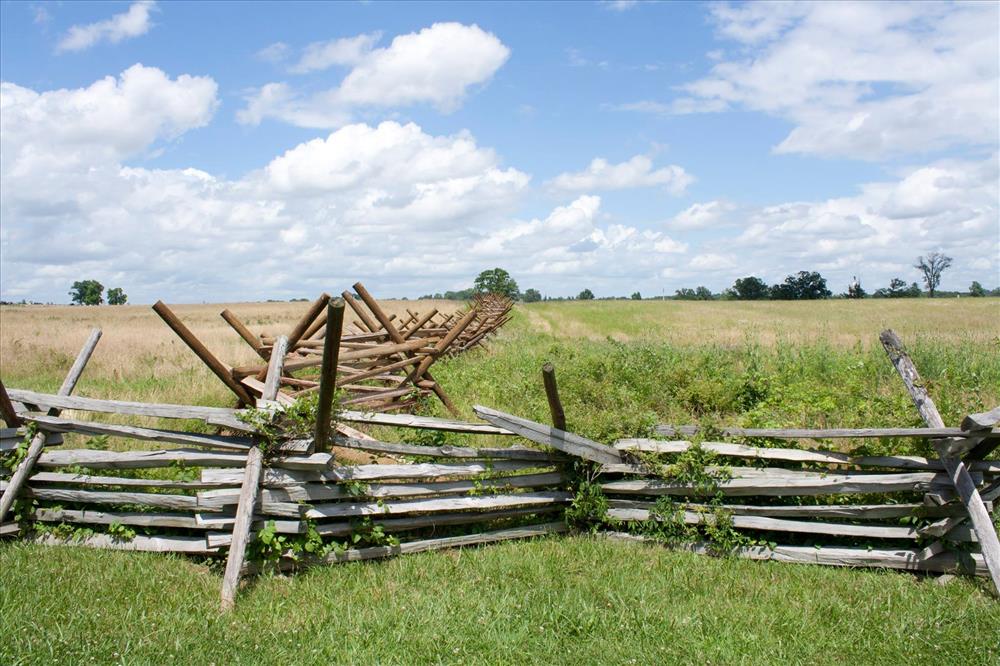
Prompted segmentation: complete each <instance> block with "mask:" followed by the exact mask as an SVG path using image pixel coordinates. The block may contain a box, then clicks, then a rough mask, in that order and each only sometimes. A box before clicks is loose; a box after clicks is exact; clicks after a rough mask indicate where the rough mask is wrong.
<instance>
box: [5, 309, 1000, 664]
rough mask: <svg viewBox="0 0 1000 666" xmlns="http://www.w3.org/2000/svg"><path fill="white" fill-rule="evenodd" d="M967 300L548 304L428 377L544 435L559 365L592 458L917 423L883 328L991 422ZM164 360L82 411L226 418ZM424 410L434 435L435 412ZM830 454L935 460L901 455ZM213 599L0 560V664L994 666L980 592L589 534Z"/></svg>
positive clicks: (110, 376) (29, 378)
mask: <svg viewBox="0 0 1000 666" xmlns="http://www.w3.org/2000/svg"><path fill="white" fill-rule="evenodd" d="M972 300H973V299H962V302H961V303H958V302H954V303H945V302H944V301H941V302H924V301H922V302H920V303H917V302H914V303H906V304H898V303H872V302H866V303H863V304H853V303H847V302H829V303H820V304H798V303H796V304H773V303H770V304H765V305H761V306H760V307H759V308H758V306H756V305H748V304H739V303H736V304H731V303H712V304H697V303H696V304H677V303H641V304H636V303H628V302H625V303H607V302H601V303H580V304H577V303H560V304H548V303H543V304H537V305H535V306H531V307H528V308H523V307H522V308H519V309H518V311H517V314H516V316H515V318H514V320H513V321H512V322H511V323H510V324H509V325H508V326H507V327H506V328H505V329H504V331H503V332H502V334H501V335H500V336H499V337H498V338H497V339H495V340H493V341H491V342H490V344H489V349H488V350H477V351H474V352H471V353H468V354H465V355H462V356H459V357H456V358H452V359H447V360H444V361H442V362H440V363H438V364H436V365H435V366H434V374H435V377H436V379H437V380H438V381H440V382H441V384H442V385H443V386H444V387H445V388H446V389H447V391H448V392H449V394H450V395H451V396H452V398H453V399H454V400H455V402H456V403H457V404H458V405H459V407H460V408H461V411H462V412H463V416H464V417H465V418H471V416H472V414H471V406H472V405H473V404H477V403H479V404H485V405H489V406H491V407H495V408H498V409H502V410H505V411H510V412H513V413H516V414H519V415H521V416H525V417H527V418H532V419H535V420H539V421H547V420H548V408H547V404H546V401H545V396H544V391H543V389H542V382H541V374H540V369H541V366H542V364H543V363H544V362H546V361H552V362H553V363H555V365H556V372H557V376H558V381H559V386H560V392H561V395H562V399H563V403H564V405H565V408H566V414H567V419H568V422H569V425H570V428H571V429H572V430H574V431H577V432H579V433H581V434H584V435H586V436H588V437H591V438H594V439H597V440H599V441H603V442H610V441H612V440H613V439H615V438H617V437H620V436H630V435H642V434H646V433H648V432H649V429H650V428H651V426H652V425H653V424H655V423H658V422H667V423H675V424H686V423H699V422H700V423H710V424H719V425H745V426H789V427H792V426H800V427H808V426H820V427H821V426H830V427H834V426H843V427H851V426H903V425H919V424H920V419H919V416H918V415H917V413H916V410H915V409H914V408H913V405H912V403H911V402H910V399H909V397H908V395H907V393H906V391H905V390H904V389H903V386H902V383H901V382H900V380H899V378H898V376H897V375H896V373H895V371H894V370H893V368H892V366H891V365H890V363H889V362H888V360H887V359H886V358H885V355H884V353H883V352H882V350H881V347H880V346H879V345H878V342H877V335H878V332H879V330H880V329H881V328H882V327H883V326H885V325H891V326H893V327H894V328H896V329H897V330H899V331H900V332H901V334H902V335H903V339H904V342H905V343H906V344H907V346H908V348H909V350H910V351H911V353H912V356H913V358H914V360H915V362H916V364H917V367H918V368H919V369H920V371H921V373H922V375H923V376H924V378H925V380H926V383H927V385H928V387H929V390H930V392H931V394H932V396H933V397H934V399H935V400H936V402H937V405H938V407H939V409H940V410H941V412H942V414H943V416H944V419H945V421H946V422H947V423H949V424H955V423H957V422H958V420H959V419H961V417H962V416H963V415H964V414H966V413H968V412H971V411H980V410H982V409H986V408H990V407H993V406H994V405H996V404H998V403H1000V335H998V328H1000V323H998V322H1000V318H997V317H996V316H995V315H996V314H997V313H1000V309H998V308H997V307H996V306H997V302H996V299H987V300H983V302H981V303H970V301H972ZM988 300H992V301H993V302H992V303H991V302H988ZM95 312H96V310H95ZM123 330H125V329H123ZM4 344H7V345H10V344H11V343H9V342H5V343H4ZM67 344H68V343H67ZM76 344H77V343H76V342H75V341H74V342H73V345H76ZM131 344H133V345H134V348H135V349H136V350H137V351H136V352H135V353H145V352H143V351H142V350H144V349H146V347H145V346H143V345H148V346H149V349H153V350H155V349H157V348H158V347H157V345H162V344H163V342H162V339H158V338H153V337H152V336H149V341H148V342H147V339H146V337H145V336H135V338H134V340H133V342H132V343H131ZM181 352H183V350H181ZM149 353H152V352H149ZM9 358H10V357H5V363H6V362H7V360H9ZM151 358H153V360H154V361H155V357H151ZM172 358H173V357H172ZM177 358H178V359H180V361H179V362H176V363H175V362H173V361H172V362H171V367H172V368H173V371H172V374H170V375H169V377H168V378H167V380H166V381H163V382H161V381H159V380H157V379H154V378H153V374H152V372H151V371H150V370H149V369H148V368H144V367H143V366H142V364H137V365H135V364H133V365H132V366H131V370H129V371H128V372H125V371H124V370H123V371H122V372H118V370H115V368H116V367H117V366H115V365H113V364H111V363H110V362H108V364H107V366H106V367H107V370H106V371H105V370H103V369H101V368H104V367H105V366H100V365H98V366H97V369H95V368H91V369H89V370H88V373H89V374H87V375H85V380H84V382H82V383H81V389H80V393H81V394H84V395H107V396H109V397H110V396H123V395H124V396H128V398H129V399H140V400H161V401H165V402H178V403H190V404H227V403H228V402H229V400H230V397H229V396H228V395H227V394H226V391H225V389H224V388H222V387H221V384H218V383H217V382H216V381H215V380H214V378H212V377H210V376H206V375H207V371H205V370H204V369H202V368H201V367H200V366H199V365H198V362H197V361H196V360H195V359H193V357H192V358H188V356H187V355H185V354H181V353H179V354H178V356H177ZM15 359H16V361H17V365H16V366H15V368H16V370H17V372H16V373H14V374H15V375H16V377H15V379H16V381H12V382H11V383H12V384H14V385H16V386H19V387H24V388H42V389H48V390H53V389H54V388H55V387H56V386H57V385H58V383H59V377H60V376H61V373H62V372H64V371H65V367H67V366H68V365H69V363H70V360H69V357H67V356H65V354H63V355H62V356H59V357H58V359H57V360H58V362H56V361H55V360H53V358H51V357H47V356H45V355H42V354H33V355H31V356H24V355H18V356H16V357H15ZM151 363H152V362H151ZM184 363H187V364H188V365H184ZM33 364H37V365H33ZM126 369H127V368H126ZM426 410H427V412H428V413H434V414H438V415H445V412H444V410H443V409H442V408H441V406H440V405H439V404H436V403H433V402H432V403H429V404H428V405H427V407H426ZM161 425H164V426H168V427H177V424H176V423H173V424H167V423H166V422H164V423H162V424H161ZM377 434H378V435H379V436H381V437H386V438H391V437H399V436H400V433H398V432H391V431H390V430H388V429H379V430H378V431H377ZM409 437H411V438H413V437H417V435H413V434H411V435H409ZM424 437H426V435H424ZM447 439H448V441H449V442H453V443H459V442H463V443H464V442H469V443H485V442H487V441H489V438H479V439H478V441H476V440H475V439H474V438H467V437H454V436H450V437H448V438H447ZM503 442H504V443H505V444H509V443H511V442H510V440H506V439H505V440H503ZM113 444H114V443H113ZM73 445H77V443H76V442H74V443H73ZM843 446H844V447H845V448H852V447H853V448H854V449H855V450H859V451H860V450H864V451H865V452H869V453H872V454H879V453H884V452H890V451H891V452H894V453H901V454H902V453H916V454H921V453H929V451H928V450H927V449H926V448H924V445H922V444H919V443H914V442H911V441H908V440H896V441H882V442H871V441H869V442H843ZM859 447H865V448H864V449H860V448H859ZM220 583H221V574H220V572H219V570H218V568H217V566H216V567H213V568H209V567H205V566H202V565H201V564H198V563H197V562H195V561H194V560H188V559H183V558H179V557H173V556H159V555H149V554H141V553H118V552H104V551H92V550H87V549H82V548H42V547H37V546H31V545H26V544H23V543H18V542H13V541H6V542H4V543H0V663H2V664H22V663H72V664H76V663H118V662H123V663H168V664H169V663H179V664H187V663H197V664H208V663H216V664H222V663H254V664H256V663H287V664H295V663H330V662H336V663H365V664H367V663H439V662H449V663H452V662H453V663H540V664H541V663H544V664H548V663H615V664H617V663H622V664H627V663H637V664H646V663H819V664H824V663H831V664H833V663H837V664H839V663H863V664H896V663H900V662H906V663H935V664H937V663H961V664H979V663H984V664H995V663H997V662H998V660H1000V648H998V646H1000V603H998V602H997V601H996V600H995V599H994V598H992V597H991V596H990V595H989V594H988V593H987V591H986V583H985V582H984V581H982V580H969V579H958V580H954V581H952V582H951V583H950V584H948V585H945V586H941V585H938V584H936V583H935V579H934V578H922V577H917V576H913V575H909V574H904V573H896V572H879V571H861V570H840V569H833V568H824V567H811V566H804V565H790V564H778V563H767V562H751V561H743V560H735V559H712V558H706V557H702V556H696V555H691V554H687V553H680V552H671V551H668V550H665V549H663V548H660V547H652V546H643V545H637V544H626V543H613V542H606V541H599V540H595V539H591V538H587V537H567V538H558V539H556V538H552V539H544V540H536V541H532V542H522V543H507V544H499V545H493V546H489V547H484V548H481V549H469V550H463V551H451V552H440V553H426V554H421V555H415V556H409V557H405V558H401V559H398V560H392V561H386V562H371V563H356V564H348V565H338V566H331V567H325V568H320V569H314V570H311V571H309V572H305V573H302V574H299V575H297V576H294V577H290V578H281V577H263V578H260V579H258V580H256V581H254V582H253V584H252V585H251V586H250V587H249V588H248V589H246V590H244V591H243V592H242V593H241V595H240V597H239V599H238V604H237V608H236V611H235V612H234V613H232V614H230V615H226V616H223V615H220V614H219V613H218V611H217V608H218V595H219V585H220Z"/></svg>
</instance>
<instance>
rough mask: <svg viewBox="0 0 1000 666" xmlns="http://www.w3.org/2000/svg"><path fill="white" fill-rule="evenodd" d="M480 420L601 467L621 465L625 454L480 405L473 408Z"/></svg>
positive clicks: (569, 433)
mask: <svg viewBox="0 0 1000 666" xmlns="http://www.w3.org/2000/svg"><path fill="white" fill-rule="evenodd" d="M472 410H473V411H474V412H475V413H476V416H478V417H479V418H481V419H483V420H484V421H488V422H489V423H492V424H493V425H495V426H497V427H501V428H504V429H506V430H510V431H511V432H514V433H516V434H518V435H520V436H521V437H524V438H525V439H529V440H531V441H533V442H535V443H536V444H542V445H543V446H550V447H552V448H554V449H558V450H559V451H562V452H563V453H568V454H570V455H573V456H577V457H579V458H584V459H585V460H591V461H593V462H598V463H619V462H621V460H622V456H621V454H620V453H619V452H618V451H616V450H615V449H613V448H612V447H610V446H605V445H603V444H598V443H597V442H593V441H591V440H589V439H586V438H584V437H580V436H579V435H575V434H573V433H571V432H566V431H565V430H559V429H558V428H553V427H551V426H547V425H542V424H541V423H535V422H534V421H529V420H527V419H522V418H520V417H517V416H513V415H511V414H505V413H504V412H500V411H497V410H495V409H490V408H488V407H482V406H480V405H476V406H474V407H473V408H472Z"/></svg>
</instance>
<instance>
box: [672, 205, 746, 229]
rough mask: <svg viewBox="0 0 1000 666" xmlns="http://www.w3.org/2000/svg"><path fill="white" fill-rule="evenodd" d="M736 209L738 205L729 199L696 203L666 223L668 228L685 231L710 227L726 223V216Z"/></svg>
mask: <svg viewBox="0 0 1000 666" xmlns="http://www.w3.org/2000/svg"><path fill="white" fill-rule="evenodd" d="M734 210H736V206H734V205H733V204H731V203H729V202H727V201H707V202H705V203H695V204H691V205H690V206H689V207H688V208H685V209H684V210H682V211H681V212H680V213H678V214H677V215H675V216H674V217H672V218H671V219H670V220H667V222H666V223H665V225H666V227H667V228H668V229H677V230H684V231H690V230H693V229H708V228H712V227H717V226H720V225H722V224H726V223H727V219H726V216H727V215H729V214H730V213H732V212H733V211H734Z"/></svg>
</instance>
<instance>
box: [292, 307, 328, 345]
mask: <svg viewBox="0 0 1000 666" xmlns="http://www.w3.org/2000/svg"><path fill="white" fill-rule="evenodd" d="M329 304H330V301H327V305H329ZM328 316H329V310H328V308H323V311H322V312H320V313H319V316H318V317H316V319H315V320H314V321H313V323H312V324H310V325H309V328H307V329H306V332H305V333H303V334H302V337H301V338H299V342H298V343H297V344H296V348H298V347H299V345H301V344H302V343H303V342H313V341H315V342H319V340H320V337H321V336H323V335H324V334H325V332H326V318H327V317H328Z"/></svg>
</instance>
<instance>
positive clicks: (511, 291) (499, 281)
mask: <svg viewBox="0 0 1000 666" xmlns="http://www.w3.org/2000/svg"><path fill="white" fill-rule="evenodd" d="M472 288H473V289H474V290H475V292H476V293H477V294H499V295H501V296H507V297H508V298H514V299H516V298H517V297H518V296H519V295H520V294H519V292H518V288H517V282H515V281H514V278H512V277H511V276H510V273H508V272H507V271H505V270H504V269H502V268H494V269H492V270H485V271H483V272H482V273H480V274H479V275H478V276H477V277H476V281H475V282H474V283H473V284H472Z"/></svg>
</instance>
